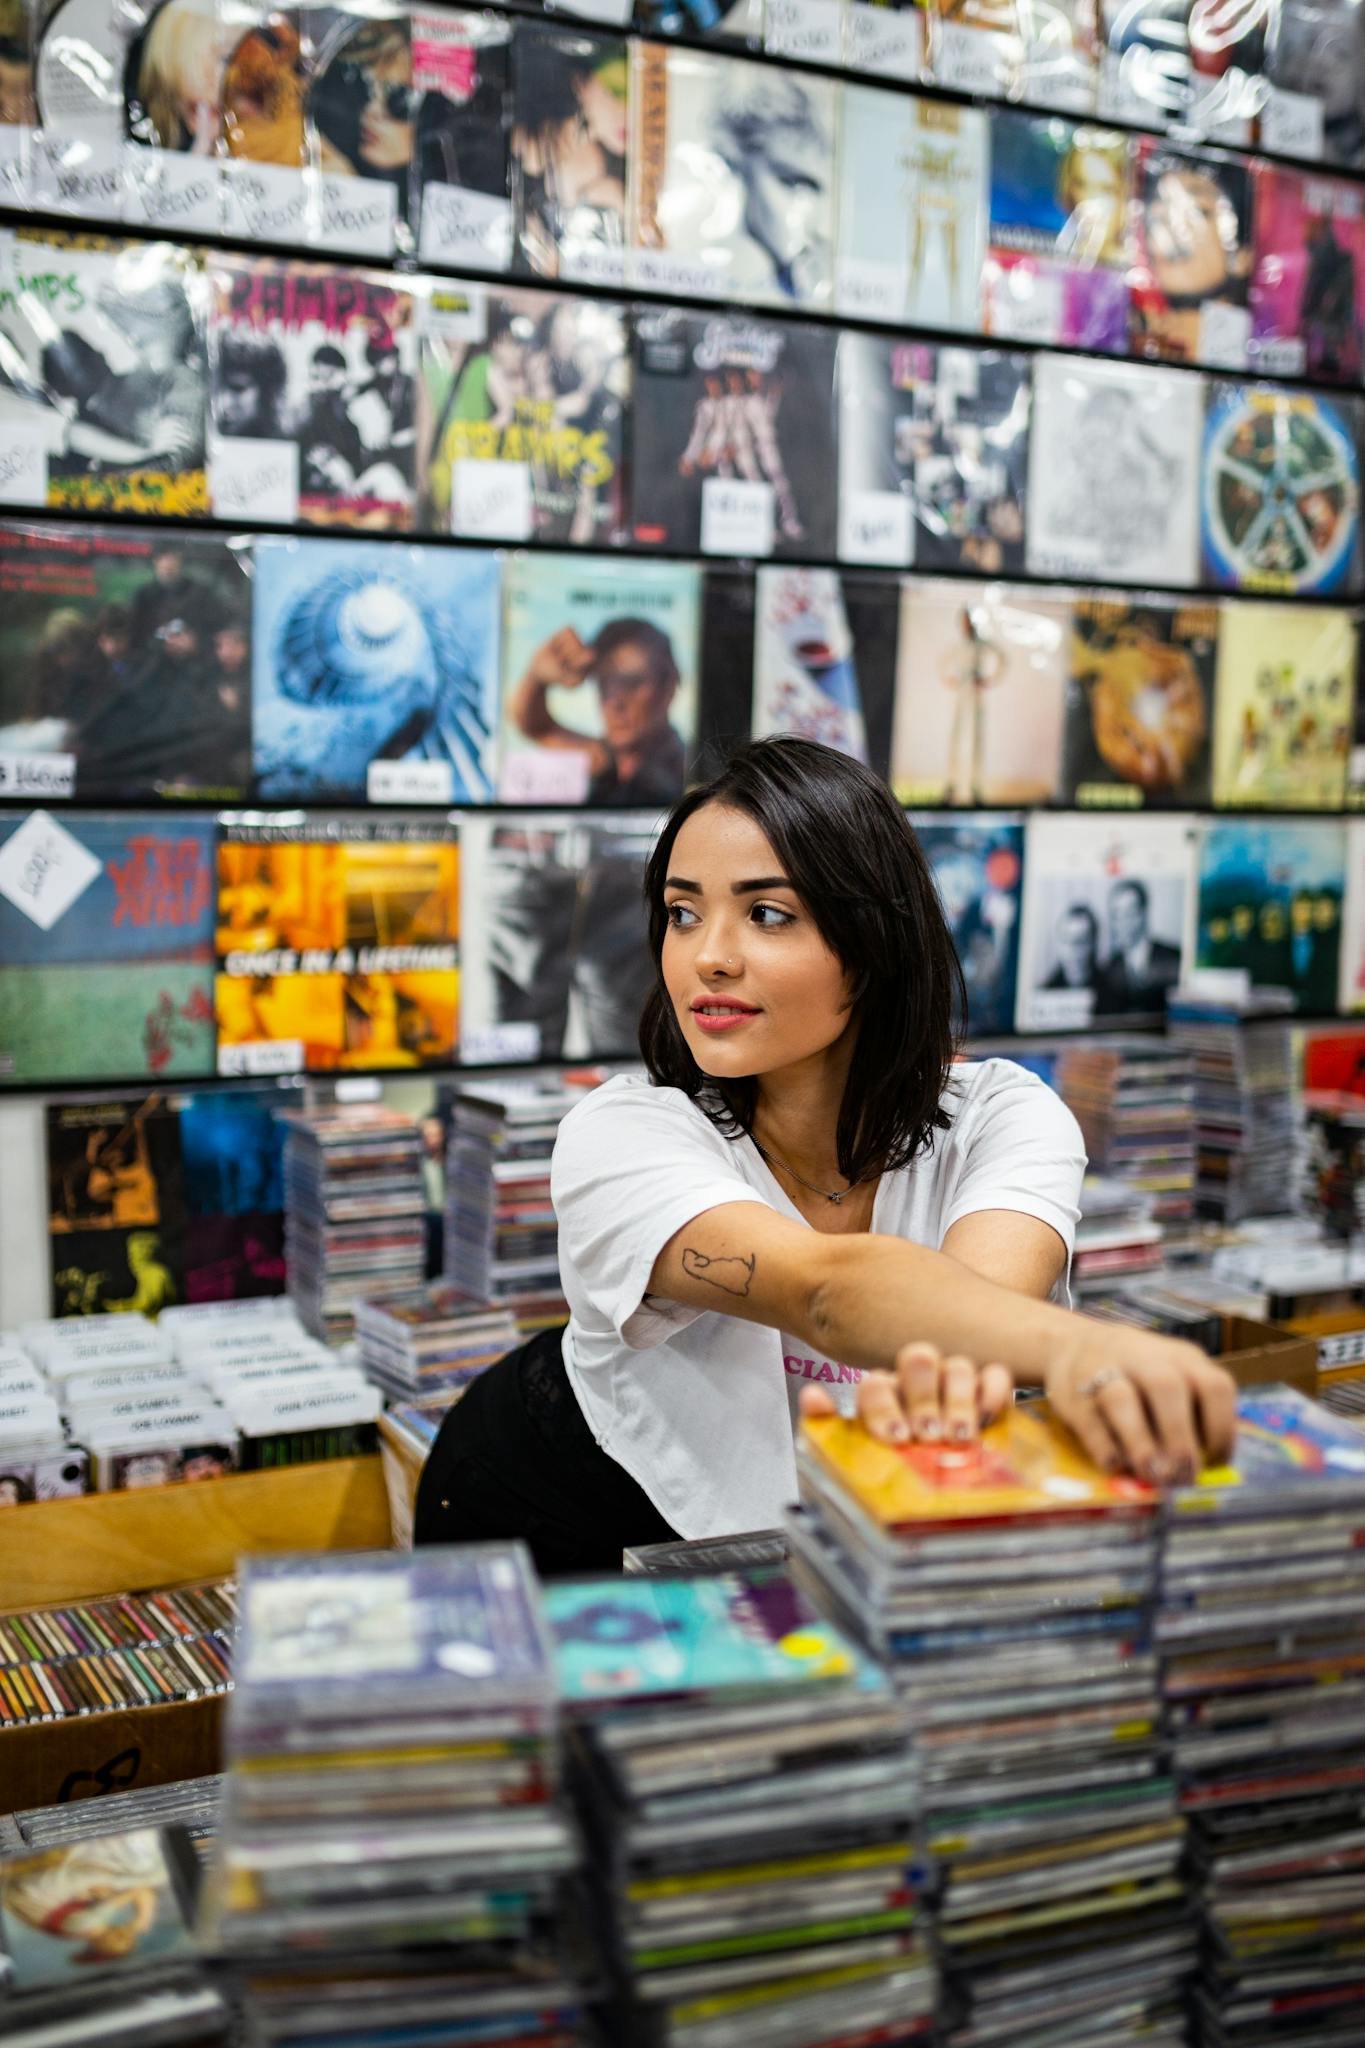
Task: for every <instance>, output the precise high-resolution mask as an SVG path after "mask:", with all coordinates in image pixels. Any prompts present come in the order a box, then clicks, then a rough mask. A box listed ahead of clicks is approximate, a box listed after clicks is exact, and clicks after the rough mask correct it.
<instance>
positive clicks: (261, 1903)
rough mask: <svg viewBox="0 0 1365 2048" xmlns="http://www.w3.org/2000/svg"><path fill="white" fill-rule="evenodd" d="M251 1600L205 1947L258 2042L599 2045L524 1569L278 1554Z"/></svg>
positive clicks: (517, 1563) (478, 1549)
mask: <svg viewBox="0 0 1365 2048" xmlns="http://www.w3.org/2000/svg"><path fill="white" fill-rule="evenodd" d="M241 1598H242V1647H241V1653H240V1662H239V1666H238V1684H237V1690H236V1692H235V1693H234V1695H233V1700H232V1709H231V1713H230V1716H229V1725H228V1734H227V1763H228V1779H227V1787H226V1795H225V1801H224V1813H223V1823H222V1834H221V1837H220V1842H219V1854H218V1860H217V1862H216V1864H215V1866H214V1868H213V1871H212V1873H211V1879H210V1884H209V1891H208V1898H207V1912H206V1914H205V1916H204V1934H205V1940H206V1942H207V1944H208V1946H209V1948H210V1949H211V1951H212V1952H213V1953H214V1954H216V1955H217V1956H218V1957H219V1958H220V1959H221V1960H222V1961H223V1962H224V1963H225V1964H226V1965H227V1966H228V1967H229V1969H230V1971H231V1974H232V1976H233V1978H234V1980H235V1981H236V1983H237V1985H238V1987H239V1989H240V1990H241V1992H242V1993H243V1995H244V1997H245V2000H246V2004H247V2008H248V2012H249V2016H250V2019H251V2023H252V2026H253V2028H254V2030H255V2039H256V2040H257V2041H258V2042H260V2043H262V2044H265V2048H274V2044H286V2043H298V2044H302V2043H304V2042H317V2041H321V2040H325V2041H327V2042H329V2043H335V2044H337V2048H380V2044H381V2043H388V2042H393V2041H396V2040H404V2041H406V2040H409V2039H410V2040H413V2041H417V2040H421V2041H427V2040H432V2041H435V2040H441V2041H445V2040H455V2039H460V2040H465V2039H469V2040H477V2041H478V2042H480V2043H490V2044H495V2043H498V2042H508V2043H511V2042H515V2043H516V2044H517V2048H566V2044H569V2043H572V2042H575V2041H577V2040H578V2039H579V2038H580V2035H579V2032H578V2009H579V2000H580V1994H579V1990H578V1988H577V1984H576V1981H575V1979H574V1978H573V1976H571V1975H570V1974H569V1973H568V1971H567V1968H566V1965H565V1961H564V1958H563V1955H562V1950H561V1943H562V1939H563V1928H564V1926H565V1924H566V1913H565V1904H566V1901H565V1898H564V1892H565V1886H566V1883H567V1880H568V1879H569V1877H570V1874H571V1872H572V1871H573V1869H574V1868H575V1866H576V1864H577V1860H578V1858H577V1845H576V1835H575V1831H574V1829H573V1826H572V1824H571V1822H570V1820H569V1818H568V1816H567V1814H566V1812H565V1810H564V1808H563V1806H562V1805H561V1803H560V1798H559V1769H558V1763H559V1758H558V1717H557V1709H556V1703H555V1694H554V1678H553V1672H552V1669H551V1664H550V1658H549V1653H548V1649H547V1646H546V1639H545V1634H544V1627H543V1622H542V1619H541V1614H540V1608H539V1595H538V1591H537V1588H536V1583H535V1579H534V1577H533V1575H532V1572H531V1569H530V1564H529V1561H528V1560H527V1557H526V1554H525V1552H524V1551H523V1550H522V1549H521V1547H520V1546H519V1545H515V1544H475V1545H470V1546H468V1547H466V1548H462V1549H458V1550H440V1549H428V1550H424V1551H422V1552H420V1553H419V1554H417V1555H416V1556H415V1557H408V1556H399V1555H394V1554H392V1553H383V1552H372V1553H365V1554H357V1555H349V1556H326V1557H307V1558H270V1559H264V1560H257V1561H255V1562H252V1563H250V1564H248V1566H247V1568H246V1570H245V1573H244V1576H243V1581H242V1595H241Z"/></svg>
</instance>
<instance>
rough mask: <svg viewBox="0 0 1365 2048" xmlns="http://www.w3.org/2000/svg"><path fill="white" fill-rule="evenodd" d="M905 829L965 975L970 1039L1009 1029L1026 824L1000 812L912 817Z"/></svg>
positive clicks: (962, 1024)
mask: <svg viewBox="0 0 1365 2048" xmlns="http://www.w3.org/2000/svg"><path fill="white" fill-rule="evenodd" d="M910 823H911V824H912V825H913V826H914V828H915V837H916V838H917V839H918V841H919V843H920V846H921V847H922V848H923V850H924V854H925V857H926V859H927V860H928V862H929V865H930V867H931V868H932V870H933V875H934V885H935V887H936V888H937V890H938V896H939V902H940V903H941V904H942V905H943V913H944V916H945V917H946V918H947V920H948V929H949V931H950V932H951V933H952V935H953V944H954V946H955V947H956V949H957V957H958V960H959V962H960V963H961V967H962V979H963V981H964V983H965V984H966V990H967V1014H966V1016H965V1018H958V1019H957V1024H958V1028H959V1029H960V1030H964V1031H966V1032H968V1033H970V1034H971V1036H972V1037H974V1038H981V1037H986V1036H989V1035H991V1034H992V1033H994V1032H1001V1031H1010V1030H1012V1028H1013V1025H1014V990H1015V978H1016V975H1017V972H1018V965H1019V907H1020V901H1021V896H1022V891H1023V879H1024V820H1023V818H1022V817H1010V816H1008V815H1007V814H1002V813H997V812H980V813H973V812H966V813H963V814H961V815H959V816H957V817H952V818H945V817H943V816H942V815H941V814H940V813H936V812H933V811H924V812H919V813H912V814H911V818H910Z"/></svg>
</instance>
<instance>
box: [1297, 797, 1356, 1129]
mask: <svg viewBox="0 0 1365 2048" xmlns="http://www.w3.org/2000/svg"><path fill="white" fill-rule="evenodd" d="M1345 834H1346V892H1345V902H1344V904H1343V908H1342V915H1341V976H1340V983H1341V985H1340V989H1339V992H1338V996H1337V1008H1338V1009H1339V1010H1345V1011H1347V1012H1350V1013H1358V1012H1359V1011H1361V1010H1365V819H1361V818H1353V819H1352V820H1351V822H1350V823H1349V824H1348V825H1347V826H1346V827H1345ZM1309 1047H1311V1048H1312V1051H1313V1052H1314V1053H1316V1054H1317V1055H1318V1058H1319V1062H1320V1064H1325V1063H1326V1061H1327V1060H1328V1059H1329V1058H1330V1057H1331V1055H1330V1054H1328V1053H1326V1052H1325V1049H1324V1048H1323V1046H1322V1042H1321V1041H1320V1040H1313V1039H1310V1040H1309V1041H1308V1047H1306V1048H1305V1055H1304V1066H1305V1072H1304V1086H1305V1087H1312V1086H1314V1085H1315V1084H1314V1082H1313V1080H1312V1079H1311V1078H1310V1076H1309V1073H1308V1070H1307V1069H1308V1048H1309ZM1343 1053H1344V1057H1343V1056H1342V1055H1338V1060H1337V1064H1338V1066H1339V1067H1344V1068H1345V1070H1346V1071H1345V1072H1344V1073H1342V1074H1341V1075H1340V1077H1339V1078H1338V1079H1337V1080H1336V1082H1335V1085H1336V1086H1337V1087H1341V1088H1349V1089H1350V1090H1351V1091H1352V1092H1353V1093H1355V1094H1359V1093H1360V1092H1361V1072H1362V1064H1363V1063H1365V1062H1363V1058H1362V1055H1365V1047H1362V1046H1361V1044H1360V1041H1359V1040H1358V1039H1357V1040H1355V1041H1354V1042H1348V1043H1347V1045H1346V1047H1344V1048H1343ZM1316 1085H1317V1086H1318V1087H1325V1086H1327V1085H1329V1083H1327V1082H1326V1081H1325V1080H1323V1079H1319V1080H1318V1081H1317V1082H1316Z"/></svg>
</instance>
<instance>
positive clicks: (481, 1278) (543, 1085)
mask: <svg viewBox="0 0 1365 2048" xmlns="http://www.w3.org/2000/svg"><path fill="white" fill-rule="evenodd" d="M583 1093H584V1091H583V1089H582V1088H581V1087H571V1086H568V1085H566V1084H565V1083H563V1082H562V1081H560V1080H558V1079H557V1078H550V1079H542V1078H539V1077H537V1078H535V1079H532V1080H529V1081H525V1082H519V1083H511V1082H508V1083H505V1084H504V1085H503V1087H502V1089H501V1091H500V1092H499V1093H497V1094H491V1093H489V1091H488V1090H487V1088H484V1089H482V1090H480V1091H479V1092H478V1093H475V1092H473V1091H466V1090H465V1089H463V1088H456V1089H453V1090H452V1091H451V1094H450V1096H449V1098H448V1102H447V1107H448V1110H449V1116H450V1136H449V1142H448V1146H447V1151H446V1252H445V1269H446V1278H447V1279H448V1280H451V1281H453V1282H454V1284H455V1286H457V1287H462V1288H463V1289H464V1290H465V1292H466V1293H468V1294H473V1295H478V1296H481V1297H484V1298H486V1299H489V1300H492V1301H495V1302H499V1303H501V1304H503V1305H504V1306H505V1307H506V1308H507V1309H508V1310H510V1312H511V1314H512V1315H513V1316H515V1317H516V1320H517V1324H518V1327H519V1329H520V1330H521V1332H522V1334H523V1335H526V1336H530V1335H531V1334H532V1333H533V1332H534V1331H536V1330H543V1329H547V1328H550V1327H551V1326H553V1325H554V1324H556V1323H562V1322H564V1321H565V1320H566V1319H567V1316H568V1308H567V1306H566V1304H565V1301H564V1293H563V1289H562V1288H561V1286H560V1281H559V1233H558V1230H557V1227H556V1224H555V1212H554V1209H553V1206H552V1205H551V1202H550V1154H551V1152H552V1151H553V1150H554V1142H555V1133H556V1132H557V1131H558V1129H559V1126H560V1122H561V1120H562V1119H563V1117H564V1116H566V1115H567V1113H568V1112H569V1110H571V1109H572V1108H573V1106H574V1104H575V1103H576V1102H580V1101H581V1100H582V1098H583Z"/></svg>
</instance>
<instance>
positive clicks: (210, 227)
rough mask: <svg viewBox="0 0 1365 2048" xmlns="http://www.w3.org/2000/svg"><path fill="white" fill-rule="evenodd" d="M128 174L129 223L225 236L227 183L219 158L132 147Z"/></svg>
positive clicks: (126, 165)
mask: <svg viewBox="0 0 1365 2048" xmlns="http://www.w3.org/2000/svg"><path fill="white" fill-rule="evenodd" d="M125 170H126V178H127V184H126V189H127V193H128V219H129V220H132V221H138V222H140V223H141V224H142V225H143V226H145V227H150V228H163V229H166V230H168V231H169V232H171V233H175V232H176V231H179V232H180V233H182V234H204V235H217V234H221V232H222V227H223V221H222V210H223V209H222V178H221V176H220V173H219V168H218V163H217V160H216V159H215V158H213V157H205V156H177V155H175V154H174V153H173V152H172V151H170V150H166V149H144V148H143V147H142V145H141V144H140V143H137V142H130V143H129V144H128V154H127V159H126V163H125Z"/></svg>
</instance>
